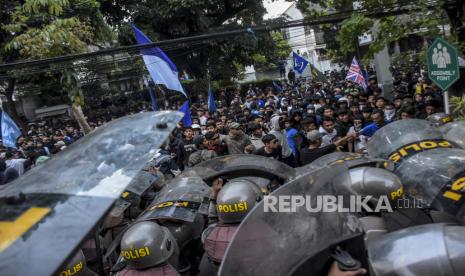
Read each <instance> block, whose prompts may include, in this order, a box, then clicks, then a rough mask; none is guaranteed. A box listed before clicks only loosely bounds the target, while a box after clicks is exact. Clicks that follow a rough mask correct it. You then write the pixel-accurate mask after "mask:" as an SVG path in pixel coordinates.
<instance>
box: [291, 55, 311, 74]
mask: <svg viewBox="0 0 465 276" xmlns="http://www.w3.org/2000/svg"><path fill="white" fill-rule="evenodd" d="M292 56H293V57H294V70H295V71H296V72H297V73H299V74H302V73H303V72H304V71H305V68H306V67H307V65H308V61H307V60H306V59H304V58H303V57H301V56H299V55H298V54H296V53H295V52H292Z"/></svg>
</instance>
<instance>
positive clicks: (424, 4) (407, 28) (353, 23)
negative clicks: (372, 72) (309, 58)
mask: <svg viewBox="0 0 465 276" xmlns="http://www.w3.org/2000/svg"><path fill="white" fill-rule="evenodd" d="M359 2H360V4H361V6H362V11H360V13H352V16H351V17H350V18H349V19H346V20H344V21H343V22H342V23H340V24H339V26H338V27H335V26H331V27H326V28H323V30H325V31H330V32H334V31H336V32H337V36H336V41H331V40H332V38H331V37H334V36H325V39H327V40H328V41H327V43H326V44H327V46H328V48H329V49H330V51H329V52H330V55H331V56H332V57H333V59H336V60H337V59H339V60H340V58H341V56H343V57H345V56H353V55H355V54H356V49H357V48H356V39H357V36H358V35H361V34H363V32H364V31H367V30H368V29H370V28H371V27H373V26H375V29H377V33H376V34H374V42H373V43H371V44H370V46H369V48H368V51H367V52H366V53H365V56H364V57H363V58H364V59H365V60H367V59H370V58H372V57H373V55H374V54H375V53H376V52H379V51H380V50H382V49H383V48H384V47H386V46H387V45H389V44H390V43H392V42H394V41H399V40H400V39H402V38H405V37H407V36H409V35H411V34H413V33H415V34H416V35H419V36H422V37H425V38H435V37H437V36H442V33H441V30H440V28H438V27H439V26H441V25H443V24H450V22H451V21H452V17H451V14H454V13H451V14H447V13H446V10H445V8H444V6H443V5H442V4H443V1H438V2H437V5H436V6H434V7H431V4H434V3H432V2H431V1H420V0H414V1H404V0H362V1H359ZM309 3H314V4H318V5H320V6H321V7H323V8H326V9H330V10H333V11H336V12H343V11H351V10H352V9H353V7H352V1H347V0H332V1H324V0H298V7H299V8H300V9H301V10H302V11H303V12H304V14H305V15H306V16H307V17H309V18H312V17H313V18H314V17H315V16H316V14H315V12H314V11H312V9H311V8H310V6H309ZM459 5H461V8H462V10H463V9H464V6H465V2H464V3H463V4H459ZM396 7H401V8H404V9H406V10H410V11H409V12H407V13H405V14H402V15H399V16H387V17H377V18H368V17H366V15H365V14H367V13H372V12H385V11H389V10H392V9H393V8H396ZM456 14H461V19H460V20H461V21H462V22H463V25H462V26H465V16H464V15H463V14H464V13H463V12H462V13H455V14H454V16H455V15H456ZM448 16H449V19H450V20H451V21H449V20H448V19H447V18H448ZM452 25H454V24H452ZM452 32H453V37H452V38H451V39H449V40H450V41H452V42H453V43H454V42H455V45H456V46H458V47H459V49H462V48H460V47H461V46H463V45H465V43H464V42H465V36H463V37H460V35H458V34H459V30H456V29H454V27H453V29H452ZM454 34H455V35H454ZM464 49H465V47H464ZM462 50H463V49H462Z"/></svg>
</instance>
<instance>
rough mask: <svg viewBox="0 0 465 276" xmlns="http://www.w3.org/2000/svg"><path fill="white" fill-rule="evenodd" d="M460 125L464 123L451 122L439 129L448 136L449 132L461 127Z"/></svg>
mask: <svg viewBox="0 0 465 276" xmlns="http://www.w3.org/2000/svg"><path fill="white" fill-rule="evenodd" d="M459 125H463V124H462V121H454V122H450V123H447V124H445V125H442V126H440V127H438V129H439V131H440V132H441V133H442V134H443V135H446V134H447V132H449V130H451V129H453V128H455V127H456V126H459Z"/></svg>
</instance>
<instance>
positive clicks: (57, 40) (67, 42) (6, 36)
mask: <svg viewBox="0 0 465 276" xmlns="http://www.w3.org/2000/svg"><path fill="white" fill-rule="evenodd" d="M3 2H5V1H3ZM6 2H8V1H6ZM22 2H23V3H22V4H20V3H18V2H15V6H14V7H13V6H11V5H10V6H9V9H10V11H11V13H9V16H2V22H3V23H4V24H3V25H2V27H1V30H2V31H1V33H2V34H3V35H2V38H3V39H2V41H1V45H0V46H1V50H2V52H1V60H2V61H4V62H12V61H17V60H22V59H40V58H49V57H55V56H61V55H68V54H73V53H81V52H86V51H88V47H89V45H94V46H97V47H102V45H99V43H104V42H106V41H111V38H112V32H111V29H110V28H109V27H108V25H107V24H106V23H105V20H104V18H103V15H102V14H101V12H100V10H99V8H100V4H99V2H97V1H96V0H73V1H68V0H25V1H22ZM56 66H57V67H58V68H59V67H60V66H65V67H71V68H73V66H74V64H66V65H63V64H60V65H56ZM57 70H58V71H59V72H60V75H62V76H63V77H61V78H56V76H53V78H54V79H55V80H56V81H60V80H61V82H60V84H62V85H61V86H62V87H63V88H62V89H64V90H65V91H64V92H65V93H66V94H68V96H69V98H70V99H71V100H72V104H73V114H74V115H75V117H76V119H77V121H78V122H79V124H80V125H81V128H82V129H83V131H85V132H89V131H90V128H89V127H88V125H87V122H86V120H85V118H84V116H83V114H82V105H83V103H84V102H83V100H84V99H83V98H82V97H78V96H77V94H76V93H78V91H79V86H78V82H72V81H71V79H73V78H74V79H76V78H77V74H78V72H77V71H73V70H65V71H62V70H61V69H53V68H50V70H48V71H47V70H45V71H38V72H39V73H40V77H39V78H37V75H36V76H32V77H31V75H30V74H29V75H27V74H25V76H22V75H23V74H22V73H21V72H22V71H21V70H20V71H18V70H13V71H10V72H9V76H10V78H9V80H8V85H7V89H5V95H6V97H7V99H8V103H9V111H10V112H11V113H12V116H13V117H14V119H15V120H16V121H21V120H20V118H19V116H18V114H17V112H16V110H15V108H14V106H12V105H13V101H12V95H13V91H14V90H15V87H16V85H17V84H18V83H21V82H23V83H28V82H31V81H34V78H35V79H36V80H37V81H39V82H43V81H44V78H49V79H50V77H51V75H55V74H54V72H55V73H56V71H57ZM71 75H74V76H71ZM65 80H68V81H67V82H66V81H65ZM78 94H79V93H78ZM81 94H82V93H81ZM83 122H85V123H83ZM23 130H24V129H23Z"/></svg>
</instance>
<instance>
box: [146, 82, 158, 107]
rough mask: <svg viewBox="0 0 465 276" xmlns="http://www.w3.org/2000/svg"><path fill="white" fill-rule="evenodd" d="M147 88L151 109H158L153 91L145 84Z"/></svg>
mask: <svg viewBox="0 0 465 276" xmlns="http://www.w3.org/2000/svg"><path fill="white" fill-rule="evenodd" d="M147 88H148V89H149V94H150V102H151V103H152V110H153V111H158V104H157V98H155V93H153V90H152V88H150V86H147Z"/></svg>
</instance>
